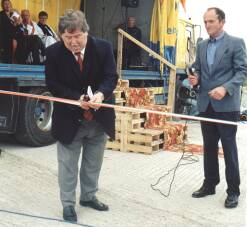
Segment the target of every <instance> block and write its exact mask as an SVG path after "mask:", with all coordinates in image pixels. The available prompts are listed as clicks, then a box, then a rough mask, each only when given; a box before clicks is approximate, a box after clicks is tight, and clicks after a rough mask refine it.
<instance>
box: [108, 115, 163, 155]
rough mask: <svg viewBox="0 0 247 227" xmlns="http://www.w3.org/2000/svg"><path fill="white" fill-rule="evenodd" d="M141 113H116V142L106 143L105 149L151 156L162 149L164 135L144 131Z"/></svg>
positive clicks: (143, 119) (159, 132)
mask: <svg viewBox="0 0 247 227" xmlns="http://www.w3.org/2000/svg"><path fill="white" fill-rule="evenodd" d="M144 121H145V118H144V117H143V113H126V112H117V113H116V140H115V141H108V142H107V144H106V148H107V149H112V150H118V151H123V152H126V151H129V152H135V153H143V154H152V153H154V152H157V151H160V150H162V149H163V143H164V133H163V131H160V130H150V129H144V128H143V127H142V126H143V123H144Z"/></svg>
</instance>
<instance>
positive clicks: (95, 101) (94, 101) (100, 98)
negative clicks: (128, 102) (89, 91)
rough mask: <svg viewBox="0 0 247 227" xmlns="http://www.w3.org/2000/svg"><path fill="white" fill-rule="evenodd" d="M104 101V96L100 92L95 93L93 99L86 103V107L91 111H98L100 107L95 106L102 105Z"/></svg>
mask: <svg viewBox="0 0 247 227" xmlns="http://www.w3.org/2000/svg"><path fill="white" fill-rule="evenodd" d="M103 100H104V95H103V93H102V92H97V93H95V94H94V95H93V97H92V98H91V99H90V101H89V102H88V105H89V107H90V108H93V109H96V110H97V109H99V108H100V106H99V105H97V104H100V103H102V102H103Z"/></svg>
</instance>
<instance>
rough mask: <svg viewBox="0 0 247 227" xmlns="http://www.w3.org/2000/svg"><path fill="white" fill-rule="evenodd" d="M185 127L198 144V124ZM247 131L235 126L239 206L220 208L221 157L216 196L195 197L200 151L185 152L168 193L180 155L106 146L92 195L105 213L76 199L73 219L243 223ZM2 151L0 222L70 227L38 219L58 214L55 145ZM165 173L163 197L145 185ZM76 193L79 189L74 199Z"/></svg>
mask: <svg viewBox="0 0 247 227" xmlns="http://www.w3.org/2000/svg"><path fill="white" fill-rule="evenodd" d="M188 130H189V137H188V141H189V142H192V143H197V144H201V133H200V129H199V124H198V123H197V122H191V123H189V127H188ZM246 131H247V125H243V126H241V127H239V130H238V136H237V140H238V147H239V161H240V171H241V180H242V182H241V196H240V200H239V206H238V207H237V208H235V209H226V208H224V200H225V198H226V192H225V190H226V183H225V178H224V159H223V158H220V172H221V182H220V184H219V185H218V186H217V193H216V195H213V196H208V197H205V198H200V199H195V198H192V197H191V193H192V192H193V191H194V190H196V189H198V188H199V187H200V186H201V183H202V179H203V162H202V156H201V155H198V154H195V155H193V156H191V154H188V153H185V155H184V158H183V159H182V161H181V162H180V167H179V168H178V169H177V171H176V175H175V179H174V181H173V184H172V186H171V191H170V195H169V196H167V194H168V192H169V186H170V185H171V182H172V177H173V173H174V167H176V165H177V163H178V161H179V159H180V158H181V156H182V153H180V152H168V151H161V152H158V153H156V154H153V155H143V154H135V153H122V152H117V151H106V152H105V156H104V163H103V167H102V171H101V177H100V182H99V192H98V197H99V199H100V200H102V201H104V202H106V203H107V204H108V205H109V207H110V211H108V212H99V211H95V210H92V209H90V208H84V207H80V206H79V204H77V205H76V211H77V214H78V222H79V223H81V224H82V225H81V226H99V227H106V226H107V227H109V226H114V227H143V226H145V227H156V226H157V227H160V226H162V227H187V226H188V227H202V226H205V227H228V226H229V227H232V226H234V227H244V226H247V222H246V214H247V212H246V201H247V200H246V170H247V168H246V162H247V153H246V147H247V140H246ZM0 148H2V149H3V152H2V154H1V156H0V226H1V227H12V226H20V227H24V226H25V227H26V226H30V227H31V226H32V227H36V226H37V227H43V226H44V227H48V226H76V225H75V224H68V223H63V222H60V221H59V220H48V219H42V218H40V217H36V216H42V217H49V218H54V219H62V208H61V205H60V201H59V191H58V183H57V160H56V146H55V145H51V146H47V147H41V148H30V147H24V146H21V145H19V144H15V143H14V142H13V141H6V140H5V141H4V139H3V138H2V142H1V144H0ZM190 162H192V164H189V163H190ZM169 170H172V171H171V172H170V173H169V174H168V175H167V176H165V177H164V178H162V179H161V180H160V182H159V184H158V185H157V186H155V189H160V190H161V192H162V193H163V194H164V195H161V194H160V193H159V192H158V191H154V190H152V188H151V186H150V185H151V184H154V183H155V182H156V181H157V180H158V179H159V178H160V177H161V176H163V175H164V174H167V173H168V171H169ZM78 194H79V188H78V190H77V197H78ZM77 201H78V200H77ZM15 212H17V213H15ZM27 215H34V216H35V217H34V216H27Z"/></svg>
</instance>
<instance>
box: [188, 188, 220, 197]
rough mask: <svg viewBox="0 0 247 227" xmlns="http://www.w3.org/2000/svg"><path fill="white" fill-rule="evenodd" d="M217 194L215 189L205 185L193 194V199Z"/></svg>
mask: <svg viewBox="0 0 247 227" xmlns="http://www.w3.org/2000/svg"><path fill="white" fill-rule="evenodd" d="M214 194H215V187H208V186H205V185H202V187H201V188H200V189H199V190H197V191H195V192H193V193H192V197H194V198H202V197H205V196H207V195H214Z"/></svg>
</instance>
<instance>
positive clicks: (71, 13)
mask: <svg viewBox="0 0 247 227" xmlns="http://www.w3.org/2000/svg"><path fill="white" fill-rule="evenodd" d="M77 29H78V30H81V31H82V32H88V31H89V26H88V24H87V20H86V18H85V15H84V13H83V12H81V11H80V10H73V9H69V10H66V11H65V13H64V15H63V16H61V17H60V18H59V23H58V31H59V33H60V34H63V33H64V32H65V30H67V31H68V32H73V31H75V30H77Z"/></svg>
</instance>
